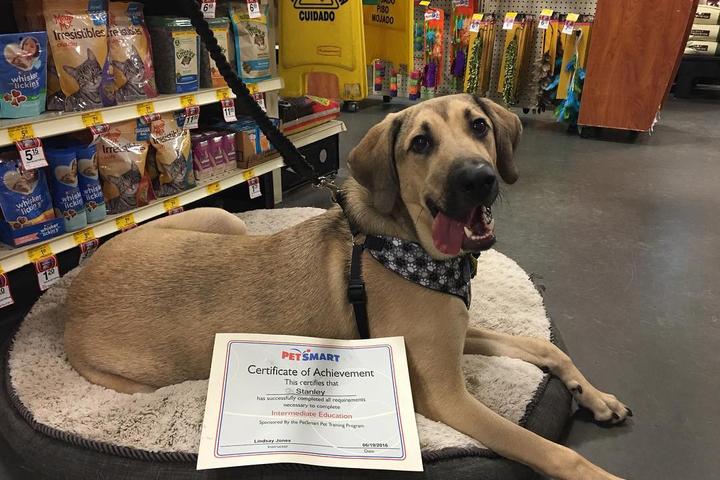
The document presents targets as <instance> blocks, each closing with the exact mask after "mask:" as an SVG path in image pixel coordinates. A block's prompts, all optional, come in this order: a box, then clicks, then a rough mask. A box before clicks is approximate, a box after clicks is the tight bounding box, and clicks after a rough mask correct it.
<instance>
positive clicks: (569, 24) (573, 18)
mask: <svg viewBox="0 0 720 480" xmlns="http://www.w3.org/2000/svg"><path fill="white" fill-rule="evenodd" d="M578 18H580V15H579V14H577V13H568V14H567V17H565V25H563V29H562V33H564V34H566V35H570V34H571V33H573V31H574V30H575V22H577V21H578Z"/></svg>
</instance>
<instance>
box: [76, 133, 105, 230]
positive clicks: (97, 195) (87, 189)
mask: <svg viewBox="0 0 720 480" xmlns="http://www.w3.org/2000/svg"><path fill="white" fill-rule="evenodd" d="M75 154H76V156H77V165H78V185H79V187H80V194H81V195H82V199H83V203H84V204H85V215H86V216H87V221H88V223H95V222H99V221H100V220H102V219H103V218H105V216H106V215H107V209H106V206H105V197H104V196H103V191H102V187H101V186H100V176H99V174H98V161H97V151H96V147H95V145H90V146H88V147H84V146H79V147H77V148H76V149H75Z"/></svg>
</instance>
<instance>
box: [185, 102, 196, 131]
mask: <svg viewBox="0 0 720 480" xmlns="http://www.w3.org/2000/svg"><path fill="white" fill-rule="evenodd" d="M198 120H200V107H198V106H197V105H193V106H191V107H186V108H185V123H184V124H183V128H184V129H185V130H193V129H195V128H198Z"/></svg>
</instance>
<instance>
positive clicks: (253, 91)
mask: <svg viewBox="0 0 720 480" xmlns="http://www.w3.org/2000/svg"><path fill="white" fill-rule="evenodd" d="M246 86H247V89H248V91H249V92H250V94H251V95H255V94H256V93H258V92H260V87H258V86H257V83H248V84H246Z"/></svg>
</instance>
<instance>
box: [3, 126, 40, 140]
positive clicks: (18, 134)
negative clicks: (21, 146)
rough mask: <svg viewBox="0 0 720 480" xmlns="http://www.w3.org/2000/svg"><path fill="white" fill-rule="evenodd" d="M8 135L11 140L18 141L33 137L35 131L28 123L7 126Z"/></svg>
mask: <svg viewBox="0 0 720 480" xmlns="http://www.w3.org/2000/svg"><path fill="white" fill-rule="evenodd" d="M8 136H9V137H10V139H11V140H12V141H13V142H19V141H20V140H27V139H30V138H35V131H33V126H32V125H31V124H29V123H28V124H26V125H18V126H16V127H10V128H8Z"/></svg>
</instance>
